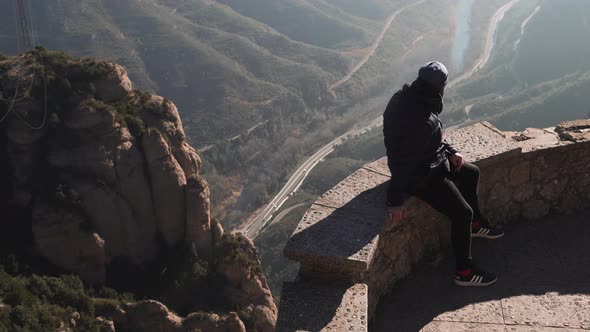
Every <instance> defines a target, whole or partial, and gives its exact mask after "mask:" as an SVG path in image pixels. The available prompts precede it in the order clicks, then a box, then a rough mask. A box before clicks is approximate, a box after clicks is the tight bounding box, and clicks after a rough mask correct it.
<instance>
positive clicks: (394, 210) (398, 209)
mask: <svg viewBox="0 0 590 332" xmlns="http://www.w3.org/2000/svg"><path fill="white" fill-rule="evenodd" d="M387 211H388V212H389V221H391V222H392V223H394V224H397V223H400V222H401V221H402V220H403V219H404V217H405V214H406V208H404V207H403V206H394V207H389V208H387Z"/></svg>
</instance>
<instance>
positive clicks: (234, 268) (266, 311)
mask: <svg viewBox="0 0 590 332" xmlns="http://www.w3.org/2000/svg"><path fill="white" fill-rule="evenodd" d="M230 238H231V239H232V240H230V241H226V242H225V243H224V244H223V245H222V246H221V248H219V249H218V250H219V251H220V252H221V253H222V257H224V258H225V259H223V260H222V261H221V262H220V264H218V266H217V272H218V273H219V275H221V276H223V277H224V278H225V280H226V281H227V283H226V285H225V289H224V294H225V296H227V297H229V298H230V299H231V303H232V304H233V305H235V306H237V307H239V308H242V310H243V312H245V313H246V314H247V316H249V317H252V319H251V320H250V321H248V322H247V325H248V326H250V328H252V329H253V330H254V331H259V332H272V331H274V328H275V324H276V320H277V307H276V305H275V303H274V301H273V299H272V294H271V293H270V289H269V287H268V284H267V282H266V278H265V276H264V274H263V273H262V271H261V270H260V262H259V261H258V257H257V255H256V249H255V247H254V243H252V241H251V240H250V239H248V238H246V237H243V236H241V235H231V236H230ZM233 257H237V258H235V259H234V258H233Z"/></svg>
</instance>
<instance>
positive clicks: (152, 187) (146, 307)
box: [0, 49, 276, 331]
mask: <svg viewBox="0 0 590 332" xmlns="http://www.w3.org/2000/svg"><path fill="white" fill-rule="evenodd" d="M0 91H1V92H2V97H3V98H4V99H7V100H8V102H7V103H3V104H2V106H0V116H4V114H6V117H5V119H3V121H2V123H0V136H3V137H2V140H0V143H1V142H4V144H0V154H1V155H3V158H4V157H6V159H7V160H6V161H7V163H8V164H9V165H10V167H9V168H10V172H9V174H8V175H6V174H5V175H4V177H3V178H2V180H4V179H6V180H7V181H9V183H8V187H10V188H11V189H10V190H9V191H10V193H9V199H10V201H11V204H12V206H14V207H16V208H20V209H27V210H28V211H30V214H31V216H32V217H31V232H32V235H33V237H34V241H35V244H36V247H37V249H38V251H39V252H40V253H41V254H42V255H43V256H44V257H46V258H47V259H48V260H49V261H50V262H51V263H53V264H55V265H56V266H58V267H61V268H63V269H65V270H67V271H71V272H74V273H76V274H78V275H80V276H81V277H82V278H83V279H84V280H85V281H87V282H89V283H104V282H105V281H107V280H106V271H107V267H108V266H109V264H110V263H111V262H113V261H114V260H118V261H124V262H128V263H129V264H132V265H141V264H144V263H148V262H150V261H152V260H153V259H155V257H156V256H157V255H158V252H159V251H160V250H161V249H162V248H173V247H177V246H179V245H183V244H187V245H189V246H194V247H195V248H196V250H197V252H198V254H199V257H201V258H204V259H206V260H207V261H209V262H215V261H220V262H223V263H222V264H216V265H215V266H218V270H219V271H217V272H216V273H218V274H219V275H220V276H222V277H225V278H226V280H227V281H228V283H227V287H226V288H227V292H228V294H223V296H225V297H226V298H228V299H229V302H230V303H231V304H232V306H239V307H240V308H245V309H244V310H246V311H248V314H252V316H253V317H254V316H255V317H257V319H258V320H259V321H258V322H255V320H254V319H252V320H251V322H247V324H248V325H249V326H252V327H254V329H255V330H257V331H272V330H273V328H274V322H275V320H276V307H275V305H274V303H273V300H272V296H271V295H270V290H269V289H268V286H267V284H266V280H265V278H264V275H263V274H262V273H261V272H260V271H259V269H258V270H257V269H256V268H255V267H252V266H257V265H259V262H258V259H257V256H256V252H255V249H254V246H253V244H252V243H251V242H249V241H242V240H239V241H237V242H238V243H239V244H240V246H242V248H241V250H242V251H243V252H244V254H243V256H244V257H245V258H244V257H243V258H244V259H246V261H247V262H248V263H249V264H244V262H241V261H240V258H239V257H233V258H232V257H224V256H222V255H223V254H234V253H235V252H234V251H232V250H225V249H224V248H225V247H227V245H226V243H232V242H231V241H228V240H225V241H222V239H224V232H223V228H222V227H221V225H220V224H219V222H218V221H216V220H212V219H211V217H210V212H209V207H210V200H209V198H210V194H209V187H208V184H207V181H206V180H205V179H204V178H203V177H202V176H200V175H199V172H200V169H201V160H200V158H199V156H198V155H197V153H196V151H195V149H194V148H192V147H191V146H190V145H189V144H188V143H187V142H186V141H185V133H184V130H183V126H182V123H181V120H180V117H179V113H178V110H177V108H176V106H175V105H174V104H173V103H172V102H170V101H169V100H166V99H165V98H162V97H160V96H155V95H151V94H149V93H145V92H141V91H134V90H132V85H131V82H130V80H129V78H128V77H127V74H126V72H125V70H124V69H123V68H122V67H121V66H119V65H116V64H113V63H109V62H102V61H97V60H92V59H74V58H70V57H68V56H66V55H64V54H61V53H57V52H49V51H47V50H44V49H38V50H36V51H34V52H31V53H29V54H25V55H22V56H17V57H11V58H8V59H4V60H2V61H0ZM12 96H14V98H12ZM38 124H42V125H38ZM33 127H39V128H33ZM2 185H4V184H2ZM9 222H18V221H16V220H11V221H9ZM226 237H228V236H227V235H226ZM237 238H238V239H241V238H240V237H237ZM217 251H219V252H217ZM250 265H252V266H250ZM165 308H166V307H165V306H164V305H162V304H156V302H145V303H138V304H134V305H131V306H130V307H129V308H127V314H126V317H127V321H128V322H129V324H133V322H135V321H137V322H139V321H142V323H137V324H139V325H137V326H136V328H133V329H132V330H146V331H148V330H149V331H157V330H161V331H168V330H171V331H172V330H174V331H176V330H182V329H185V330H195V329H198V328H201V329H202V330H203V331H205V330H207V331H209V330H211V331H217V330H216V329H212V328H209V327H208V326H228V328H226V329H222V328H219V329H218V330H219V331H243V330H245V328H244V324H243V323H242V321H241V320H240V319H239V318H238V316H237V315H235V314H230V315H225V316H224V315H219V316H217V315H209V316H206V317H205V316H202V315H201V316H199V317H196V316H195V315H192V316H191V315H189V316H188V317H187V318H185V319H180V318H178V319H176V318H174V317H177V316H175V314H171V313H170V314H165V315H163V316H161V317H160V316H159V313H160V312H168V310H167V309H165ZM146 315H147V316H149V317H152V318H153V319H160V318H162V317H164V318H166V319H167V321H169V323H170V324H168V323H166V324H168V325H166V324H159V323H158V324H157V325H153V326H150V325H149V324H150V319H151V318H150V319H147V320H146V318H145V317H146ZM162 319H163V318H162ZM107 320H108V319H107ZM105 324H106V325H108V324H109V323H108V322H105ZM141 324H148V325H145V326H144V325H141ZM203 324H204V325H203ZM207 324H209V325H207ZM155 326H157V327H158V328H155ZM216 328H217V327H216Z"/></svg>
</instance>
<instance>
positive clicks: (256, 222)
mask: <svg viewBox="0 0 590 332" xmlns="http://www.w3.org/2000/svg"><path fill="white" fill-rule="evenodd" d="M425 1H426V0H421V1H418V2H416V3H413V4H411V5H408V6H406V7H403V8H401V9H399V10H398V11H397V12H395V13H394V14H393V15H392V16H390V19H388V22H387V24H386V29H384V30H383V31H382V33H381V34H380V35H379V38H378V43H377V46H378V44H379V43H380V41H381V40H382V39H383V36H384V35H385V32H386V31H387V29H388V28H389V27H390V26H391V23H392V22H393V20H394V19H395V17H397V16H398V15H399V14H400V13H401V12H403V11H404V10H406V9H408V8H410V7H413V6H416V5H418V4H420V3H422V2H425ZM519 1H520V0H511V1H510V2H508V3H507V4H505V5H504V6H502V7H500V9H498V10H497V11H496V13H495V14H494V16H493V17H492V20H491V22H490V27H489V29H488V34H487V39H486V47H485V48H484V52H483V54H482V56H481V57H480V58H479V59H478V60H477V61H476V63H475V65H474V66H473V68H472V69H471V70H468V71H467V72H466V73H464V74H462V75H460V76H459V77H457V78H456V79H454V80H453V81H451V82H450V83H449V85H448V86H449V87H451V86H452V85H455V84H457V83H459V82H461V81H463V80H465V79H467V78H469V77H471V76H472V75H473V74H475V73H476V72H477V71H478V70H479V69H481V68H483V67H484V66H485V65H486V64H487V63H488V61H489V59H490V57H491V54H492V50H493V47H494V36H495V33H496V30H497V29H498V24H499V23H500V21H501V20H502V18H504V15H505V14H506V12H507V11H508V10H509V9H510V8H512V6H514V4H516V3H517V2H519ZM375 49H376V47H375ZM375 49H373V50H372V51H371V52H370V53H369V54H370V55H369V58H370V56H371V55H373V54H374V53H375ZM363 60H364V61H361V63H362V64H364V63H366V62H367V60H368V58H367V59H363ZM357 67H358V68H357ZM360 67H362V65H361V66H358V65H357V66H356V67H355V68H356V70H358V69H360ZM356 70H353V72H352V73H350V76H352V74H354V72H356ZM348 76H349V75H347V76H346V77H348ZM346 77H345V78H344V79H342V80H341V81H340V82H342V83H344V82H346V80H348V79H350V77H348V78H346ZM342 83H340V84H342ZM336 84H338V83H336ZM336 84H335V85H336ZM332 87H334V85H333V86H332ZM381 124H382V117H381V116H379V117H378V118H376V119H375V120H373V121H371V122H370V123H369V124H368V125H366V126H364V127H362V128H358V129H353V130H351V131H349V132H347V133H345V134H343V135H341V136H339V137H337V138H336V139H334V140H332V141H331V142H330V143H328V144H326V145H325V146H324V147H322V148H321V149H319V150H318V151H317V152H316V153H314V154H313V155H312V156H311V157H309V158H308V159H307V160H306V161H305V162H304V163H303V164H302V165H301V166H300V167H299V168H298V169H297V170H296V171H295V173H293V175H292V176H291V178H290V179H289V181H287V183H286V184H285V186H283V188H282V189H281V191H279V193H278V194H277V195H276V196H275V197H274V198H273V200H272V201H271V202H270V203H269V204H268V205H267V206H266V207H265V208H264V209H263V210H262V211H261V212H260V213H259V214H258V215H257V216H256V217H255V218H253V219H252V221H251V222H250V223H249V224H248V225H247V226H246V227H245V228H244V229H243V230H242V231H243V232H244V233H245V234H246V235H247V236H248V237H250V238H251V239H254V238H256V236H258V234H260V231H261V230H262V229H263V228H264V227H265V226H266V225H267V224H268V223H269V222H271V221H272V219H273V218H272V217H273V214H274V213H276V211H278V210H279V209H280V208H281V206H282V205H283V204H284V203H285V201H286V200H287V199H288V198H289V196H290V195H291V194H292V193H294V192H296V191H297V190H298V189H299V187H301V185H302V184H303V181H304V180H305V178H306V177H307V175H308V174H309V172H310V171H311V170H312V169H313V168H314V167H315V166H316V165H317V164H318V163H319V162H320V161H321V160H322V159H324V158H325V157H326V156H328V155H329V154H330V153H332V151H334V147H335V146H336V145H339V144H342V143H343V142H345V141H346V139H347V138H348V137H352V136H355V135H358V134H362V133H364V132H366V131H368V130H370V129H372V128H375V127H377V126H380V125H381Z"/></svg>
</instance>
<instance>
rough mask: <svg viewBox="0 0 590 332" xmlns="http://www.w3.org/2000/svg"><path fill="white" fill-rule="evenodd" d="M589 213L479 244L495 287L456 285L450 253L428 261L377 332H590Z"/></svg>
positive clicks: (393, 296)
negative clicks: (496, 277) (452, 278)
mask: <svg viewBox="0 0 590 332" xmlns="http://www.w3.org/2000/svg"><path fill="white" fill-rule="evenodd" d="M589 213H590V212H586V213H582V214H579V215H575V216H565V217H549V218H546V219H543V220H539V221H531V222H527V223H523V224H517V225H512V226H510V227H507V229H506V236H505V237H504V238H503V239H499V240H496V241H492V242H489V241H485V240H484V241H482V240H481V239H477V240H478V241H474V247H473V254H474V258H475V260H476V262H479V263H480V265H481V266H483V267H484V268H488V269H489V270H490V271H494V272H496V273H498V274H499V280H498V283H497V284H496V285H493V286H490V287H488V288H481V289H473V288H471V289H469V288H459V287H456V286H453V285H452V283H451V278H450V277H451V272H452V269H453V260H452V257H451V255H450V253H449V255H447V257H446V258H445V259H443V260H442V261H441V262H439V263H436V264H435V263H423V264H422V266H421V267H419V268H418V269H417V270H416V271H415V272H414V273H412V274H411V275H410V276H409V277H408V278H407V279H406V280H403V281H401V282H400V283H398V284H397V285H396V286H395V288H394V289H393V291H392V292H391V293H390V294H389V295H388V296H387V297H386V298H384V299H383V300H382V303H381V304H380V308H379V310H378V312H377V318H376V319H375V322H374V324H373V325H372V326H371V328H370V331H375V332H377V331H393V330H395V331H399V332H402V331H403V332H406V331H408V332H410V331H413V332H416V331H421V332H443V331H449V332H450V331H453V332H466V331H483V332H491V331H497V332H504V331H506V332H507V331H514V332H531V331H536V332H565V331H570V332H574V331H575V332H582V331H590V255H589V254H588V253H589V252H590V241H588V239H589V238H590V237H589V236H590V224H589V223H588V222H587V217H588V215H589ZM556 228H557V229H556Z"/></svg>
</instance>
